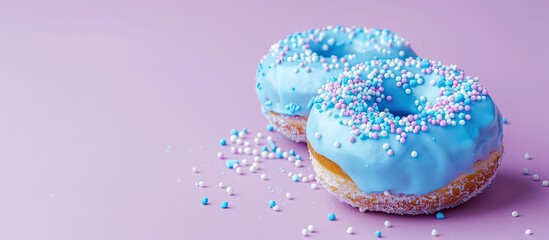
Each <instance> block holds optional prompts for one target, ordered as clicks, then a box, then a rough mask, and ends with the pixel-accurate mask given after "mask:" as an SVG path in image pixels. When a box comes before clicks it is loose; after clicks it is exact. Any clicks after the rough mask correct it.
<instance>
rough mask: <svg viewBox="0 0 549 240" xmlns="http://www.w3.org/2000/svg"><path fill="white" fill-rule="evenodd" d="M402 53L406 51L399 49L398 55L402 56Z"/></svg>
mask: <svg viewBox="0 0 549 240" xmlns="http://www.w3.org/2000/svg"><path fill="white" fill-rule="evenodd" d="M404 54H406V53H405V52H404V50H400V51H399V52H398V56H401V57H404Z"/></svg>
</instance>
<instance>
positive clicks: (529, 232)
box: [524, 228, 532, 235]
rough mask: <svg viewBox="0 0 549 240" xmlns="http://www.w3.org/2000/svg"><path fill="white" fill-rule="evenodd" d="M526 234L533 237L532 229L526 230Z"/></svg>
mask: <svg viewBox="0 0 549 240" xmlns="http://www.w3.org/2000/svg"><path fill="white" fill-rule="evenodd" d="M524 234H526V235H532V229H529V228H528V229H526V231H524Z"/></svg>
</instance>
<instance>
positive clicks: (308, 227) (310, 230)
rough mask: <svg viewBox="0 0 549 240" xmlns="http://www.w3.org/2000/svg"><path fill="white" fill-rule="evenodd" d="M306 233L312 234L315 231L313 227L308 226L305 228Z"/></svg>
mask: <svg viewBox="0 0 549 240" xmlns="http://www.w3.org/2000/svg"><path fill="white" fill-rule="evenodd" d="M307 231H309V232H314V231H315V226H313V225H311V224H309V226H307Z"/></svg>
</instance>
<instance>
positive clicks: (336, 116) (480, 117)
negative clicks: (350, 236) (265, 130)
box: [258, 27, 503, 214]
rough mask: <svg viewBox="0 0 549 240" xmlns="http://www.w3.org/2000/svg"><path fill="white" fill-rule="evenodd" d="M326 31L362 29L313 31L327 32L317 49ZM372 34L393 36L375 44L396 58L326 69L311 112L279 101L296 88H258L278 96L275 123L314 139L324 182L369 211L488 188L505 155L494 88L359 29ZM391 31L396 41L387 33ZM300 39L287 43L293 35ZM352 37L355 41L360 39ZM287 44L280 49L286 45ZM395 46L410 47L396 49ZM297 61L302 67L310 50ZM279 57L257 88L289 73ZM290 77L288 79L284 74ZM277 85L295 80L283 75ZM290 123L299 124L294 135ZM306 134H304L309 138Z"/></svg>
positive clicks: (438, 203) (428, 204) (411, 206)
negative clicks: (490, 90) (282, 108)
mask: <svg viewBox="0 0 549 240" xmlns="http://www.w3.org/2000/svg"><path fill="white" fill-rule="evenodd" d="M335 29H337V30H335ZM341 29H344V30H341ZM323 31H327V32H330V33H334V34H335V33H341V32H347V33H353V32H356V30H353V28H337V27H336V28H325V29H324V30H313V31H312V32H309V33H310V34H311V33H315V32H318V33H319V34H318V36H319V37H318V38H316V40H315V36H316V35H314V34H313V37H307V38H308V39H312V40H311V41H310V42H309V43H308V47H307V48H306V49H316V50H314V51H312V50H311V51H310V52H309V55H311V56H312V55H313V53H314V52H317V51H320V50H322V51H323V50H324V49H328V51H329V47H328V48H325V47H324V48H320V50H319V49H317V48H316V47H317V45H314V44H321V45H322V46H323V45H324V44H327V42H323V41H328V40H326V39H325V37H326V35H327V33H322V32H323ZM368 32H370V33H373V35H375V36H378V37H380V36H385V37H380V38H377V39H376V38H374V37H372V38H371V39H376V40H374V41H373V42H376V41H379V42H378V44H381V43H383V44H386V46H387V47H388V48H386V49H385V50H383V49H384V48H382V47H381V46H379V45H378V46H377V47H374V49H377V50H376V51H377V52H378V53H383V54H385V55H386V56H389V57H387V58H383V57H381V56H383V55H379V56H375V57H370V58H369V59H368V58H367V57H366V56H361V57H364V58H365V59H366V60H364V61H358V62H352V63H351V61H349V60H347V59H348V58H349V57H346V58H345V59H346V60H345V63H348V64H344V65H343V67H342V68H341V65H339V67H340V68H341V70H340V71H338V73H337V74H334V75H328V74H326V75H324V76H325V77H326V79H325V80H324V82H323V83H322V84H321V85H320V87H318V88H317V89H316V90H315V91H314V92H315V93H314V94H312V95H313V96H312V97H310V99H308V100H307V101H305V100H304V101H303V102H307V105H306V106H305V107H306V109H303V107H302V106H301V105H299V104H297V103H296V105H295V107H294V110H295V109H298V111H302V112H303V114H304V113H305V112H306V113H307V114H308V115H307V116H303V115H297V113H299V112H298V111H296V112H294V113H293V115H291V114H285V113H288V112H284V113H281V112H277V111H278V110H279V109H280V106H281V104H283V103H282V101H281V100H280V99H284V100H288V99H293V98H292V97H291V96H286V95H284V94H283V93H282V92H278V95H277V96H278V99H277V103H275V102H274V98H273V97H268V96H272V95H269V94H263V95H262V94H259V95H260V99H262V97H263V98H265V99H267V98H268V100H266V101H271V102H270V105H269V107H266V106H265V103H263V105H264V109H265V114H266V116H267V118H268V119H269V121H271V122H272V123H273V124H274V125H275V126H276V127H277V129H278V130H279V131H280V132H282V133H283V134H285V135H287V136H288V137H289V138H290V139H292V140H294V141H303V140H304V139H306V141H307V143H308V144H307V146H308V148H309V151H310V154H311V159H312V165H313V168H314V170H315V172H316V173H317V181H319V182H320V183H321V184H322V185H323V186H324V187H325V188H326V189H327V190H328V191H329V192H330V193H332V194H334V195H335V196H337V197H338V198H339V199H340V200H341V201H343V202H346V203H348V204H350V205H352V206H354V207H358V208H359V209H360V210H361V211H366V210H369V211H382V212H387V213H396V214H429V213H434V212H436V211H439V210H441V209H445V208H449V207H453V206H457V205H459V204H461V203H464V202H465V201H467V200H468V199H470V198H472V197H474V196H475V195H477V194H478V193H480V192H481V191H482V190H483V189H484V188H485V187H487V186H488V185H489V184H490V182H491V181H492V179H493V178H494V177H495V175H496V172H497V169H498V167H499V165H500V163H501V156H502V154H503V144H502V139H503V130H502V129H503V128H502V125H503V123H502V116H501V113H500V112H499V110H498V108H497V107H496V105H495V104H494V102H493V100H492V98H491V97H490V96H489V94H488V91H487V89H486V88H485V87H484V86H482V85H481V84H480V83H479V81H478V78H473V77H470V76H468V75H466V74H465V72H464V71H463V70H462V69H459V68H458V67H457V66H455V65H450V66H448V65H443V64H442V63H440V62H438V61H431V60H427V59H422V58H420V57H417V56H415V54H414V53H413V51H412V50H410V48H409V44H408V43H407V42H406V41H404V40H402V38H400V37H396V36H395V35H394V34H392V33H390V32H389V31H387V30H370V31H366V30H362V31H360V33H364V34H366V33H368ZM376 32H377V34H376ZM302 34H303V33H301V34H298V36H301V37H299V38H298V39H300V38H302V37H303V35H302ZM389 35H391V36H392V37H391V39H392V41H388V40H387V39H388V37H387V36H389ZM330 37H332V35H330ZM330 37H329V38H330ZM349 38H350V36H349ZM364 38H368V37H364ZM291 39H294V38H293V37H289V38H288V39H287V42H286V43H292V42H293V41H292V40H291ZM380 39H384V40H383V41H382V40H380ZM295 41H297V40H295ZM282 42H284V41H282ZM297 42H298V43H299V42H301V41H297ZM330 42H331V41H330ZM351 42H352V43H348V44H349V45H352V44H355V42H354V41H351ZM389 42H390V44H389ZM397 42H398V43H397ZM296 44H297V43H296ZM383 44H382V45H383ZM279 45H280V43H279V44H275V45H274V48H275V49H280V48H279ZM292 46H293V45H292ZM295 46H298V45H295ZM311 46H315V47H314V48H311ZM353 47H355V46H353ZM395 47H398V49H399V50H398V52H401V51H402V52H403V54H397V55H396V56H391V54H394V50H395V49H393V48H395ZM272 49H273V48H271V50H272ZM282 49H286V48H285V47H282ZM288 49H291V48H288ZM387 49H390V50H387ZM288 51H289V50H288ZM340 51H343V50H340ZM337 52H338V51H335V50H333V52H330V53H328V54H336V53H337ZM343 52H345V53H348V52H346V51H343ZM363 53H365V52H363ZM322 54H323V53H322V52H320V54H319V53H316V55H322ZM408 54H409V55H410V56H409V57H406V56H407V55H408ZM275 55H276V54H275ZM279 55H280V54H279ZM282 55H283V57H284V56H289V55H288V54H282ZM309 55H307V54H306V53H304V56H309ZM353 55H354V54H351V55H350V56H353ZM356 55H359V54H356ZM401 55H402V56H401ZM290 56H295V55H291V54H290ZM324 56H327V55H326V54H324ZM332 56H333V55H332ZM370 56H371V55H370ZM329 57H331V56H329ZM333 58H334V59H340V58H339V57H337V58H336V57H333ZM352 58H353V59H356V58H355V57H352ZM357 58H358V57H357ZM267 59H269V58H264V59H263V62H265V61H266V60H267ZM296 59H297V60H296V61H297V64H298V66H299V65H301V63H302V62H305V60H304V59H306V58H296ZM281 60H282V59H281ZM292 61H293V58H292ZM288 63H289V62H288ZM336 63H338V61H333V62H332V64H327V65H323V66H328V68H330V71H329V72H328V73H331V71H332V70H331V67H332V66H333V67H334V69H340V68H337V67H335V66H336V65H335V64H336ZM276 64H278V63H275V65H272V66H271V65H269V66H271V68H267V69H269V70H268V71H267V70H265V69H264V68H265V65H261V64H260V67H259V70H258V87H262V88H261V89H259V88H258V93H260V92H261V91H264V90H265V89H266V88H267V86H268V87H269V88H270V87H272V86H273V85H270V84H273V81H270V79H271V78H272V77H277V78H279V77H282V76H287V75H285V74H278V73H277V72H278V71H281V70H279V69H278V68H279V65H276ZM280 64H282V62H281V63H280ZM305 66H307V65H306V64H305ZM286 67H287V65H282V66H281V67H280V68H281V69H284V68H286ZM300 68H301V67H300ZM305 68H307V67H305ZM265 72H266V73H267V74H265V75H262V74H261V73H265ZM273 72H274V73H273ZM334 72H335V71H334ZM260 76H261V77H260ZM281 79H288V78H279V80H278V81H281ZM303 81H307V80H301V81H300V80H297V79H293V80H287V82H286V83H289V84H290V87H291V86H292V85H291V84H292V83H295V82H300V83H301V82H303ZM267 82H270V84H268V83H267ZM303 84H304V83H303ZM276 85H277V86H278V87H279V88H284V87H288V86H284V85H283V84H280V82H278V84H276ZM311 85H312V84H311ZM311 85H309V86H311ZM270 91H273V92H274V90H273V89H270ZM289 95H292V94H289ZM302 97H303V98H305V97H304V96H302ZM303 102H301V104H302V103H303ZM290 109H291V108H290ZM304 115H305V114H304ZM296 118H300V119H301V121H302V122H300V124H299V125H295V124H294V122H292V120H293V119H296ZM305 120H306V122H305ZM301 123H302V124H301ZM305 126H306V128H305ZM287 127H289V128H287ZM282 129H283V130H282ZM286 129H288V130H289V131H290V132H289V133H288V132H286V133H285V132H284V131H285V130H286ZM297 130H299V131H297ZM300 131H301V132H300ZM302 133H303V134H304V135H305V137H304V138H301V137H300V136H301V134H302Z"/></svg>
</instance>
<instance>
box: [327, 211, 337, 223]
mask: <svg viewBox="0 0 549 240" xmlns="http://www.w3.org/2000/svg"><path fill="white" fill-rule="evenodd" d="M328 220H330V221H335V220H336V215H335V213H333V212H331V213H330V214H328Z"/></svg>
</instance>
